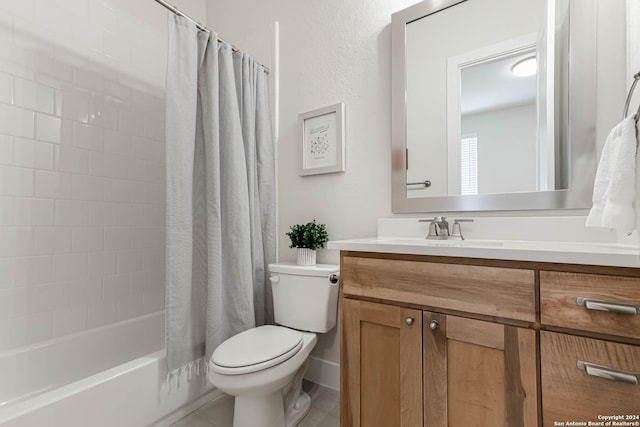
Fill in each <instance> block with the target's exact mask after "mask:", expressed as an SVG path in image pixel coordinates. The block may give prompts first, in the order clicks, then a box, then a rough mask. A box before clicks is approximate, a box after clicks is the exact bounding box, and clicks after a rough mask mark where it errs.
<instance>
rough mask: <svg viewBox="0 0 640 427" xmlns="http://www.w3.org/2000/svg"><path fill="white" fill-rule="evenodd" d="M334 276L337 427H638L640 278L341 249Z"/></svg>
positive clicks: (638, 273)
mask: <svg viewBox="0 0 640 427" xmlns="http://www.w3.org/2000/svg"><path fill="white" fill-rule="evenodd" d="M340 268H341V305H340V307H341V365H340V366H341V399H342V402H341V426H342V427H418V426H425V427H446V426H450V427H463V426H464V427H469V426H477V427H496V426H504V427H519V426H523V427H536V426H541V425H542V426H545V427H546V426H564V425H571V424H567V423H569V422H585V423H586V424H584V425H587V423H588V422H589V421H591V422H603V424H602V425H606V424H605V423H606V421H607V420H609V421H611V420H613V419H604V418H603V417H608V416H622V418H620V419H617V420H616V421H618V422H620V421H627V422H630V423H633V422H639V423H640V419H639V418H638V417H639V416H640V385H638V382H640V315H637V314H631V313H632V312H634V310H635V312H637V311H638V309H639V308H640V307H636V306H634V304H636V305H637V304H640V269H637V268H628V267H611V266H591V265H577V264H560V263H550V262H531V261H515V260H498V259H480V258H458V257H446V256H431V255H406V254H396V253H373V252H361V251H349V250H342V251H341V255H340ZM579 298H580V300H578V299H579ZM577 301H579V302H580V303H582V304H583V305H584V307H583V306H579V305H578V304H577ZM587 307H589V308H587ZM595 308H599V309H600V310H597V309H595ZM602 309H607V310H613V311H602ZM616 311H626V312H628V313H629V314H623V313H617V312H616ZM634 382H635V384H634ZM576 425H580V424H576ZM610 425H611V424H610ZM619 425H624V424H619ZM628 425H634V424H628ZM638 425H640V424H638Z"/></svg>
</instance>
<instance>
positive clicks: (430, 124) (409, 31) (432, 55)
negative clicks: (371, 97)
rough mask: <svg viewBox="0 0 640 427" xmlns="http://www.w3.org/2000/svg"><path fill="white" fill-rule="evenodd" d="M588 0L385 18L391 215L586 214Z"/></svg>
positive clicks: (421, 8)
mask: <svg viewBox="0 0 640 427" xmlns="http://www.w3.org/2000/svg"><path fill="white" fill-rule="evenodd" d="M595 14H596V5H595V0H547V1H541V0H426V1H423V2H421V3H418V4H416V5H414V6H411V7H409V8H407V9H404V10H402V11H400V12H397V13H395V14H394V15H393V16H392V136H393V140H392V197H393V211H394V212H396V213H411V212H445V211H490V210H535V209H565V208H586V207H589V206H590V204H591V195H592V186H593V177H594V175H595V168H596V155H595V147H596V144H595V122H596V120H595V118H596V103H595V97H596V87H595V86H596V65H595V62H596V54H595V45H596V42H595V38H596V27H595V25H596V19H595Z"/></svg>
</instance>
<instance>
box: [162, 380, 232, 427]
mask: <svg viewBox="0 0 640 427" xmlns="http://www.w3.org/2000/svg"><path fill="white" fill-rule="evenodd" d="M222 396H223V393H222V392H221V391H220V390H218V389H217V388H214V389H213V390H211V391H209V392H207V393H205V394H203V395H202V396H200V397H199V398H197V399H196V400H194V401H193V402H190V403H188V404H186V405H184V406H182V407H180V408H178V409H176V410H175V411H173V412H172V413H170V414H169V415H167V416H166V417H164V418H162V419H161V420H159V421H156V422H155V423H153V424H151V425H150V426H149V427H169V426H170V425H172V424H174V423H176V422H177V421H179V420H181V419H182V418H184V417H186V416H187V415H189V414H190V413H192V412H193V411H195V410H197V409H199V408H201V407H202V406H204V405H206V404H207V403H209V402H211V401H213V400H216V399H219V398H221V397H222Z"/></svg>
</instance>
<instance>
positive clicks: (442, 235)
mask: <svg viewBox="0 0 640 427" xmlns="http://www.w3.org/2000/svg"><path fill="white" fill-rule="evenodd" d="M418 222H428V223H430V224H429V234H427V237H426V239H428V240H447V239H448V238H449V236H450V235H451V234H450V233H449V223H448V222H447V218H445V217H443V216H437V217H435V218H432V219H419V220H418Z"/></svg>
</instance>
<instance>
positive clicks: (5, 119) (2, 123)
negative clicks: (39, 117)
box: [0, 104, 35, 138]
mask: <svg viewBox="0 0 640 427" xmlns="http://www.w3.org/2000/svg"><path fill="white" fill-rule="evenodd" d="M34 114H35V113H34V112H33V111H29V110H25V109H22V108H18V107H14V106H12V105H6V104H0V133H6V134H9V135H14V136H22V137H25V138H33V127H34Z"/></svg>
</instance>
